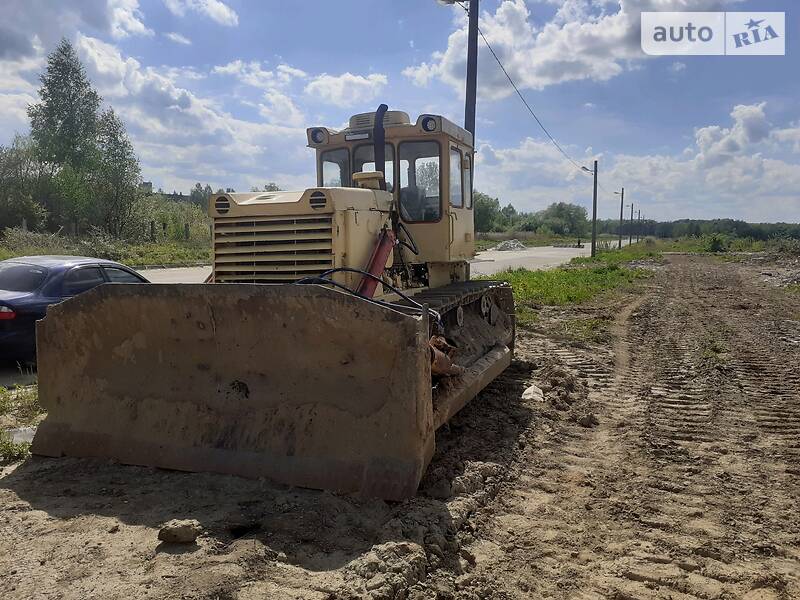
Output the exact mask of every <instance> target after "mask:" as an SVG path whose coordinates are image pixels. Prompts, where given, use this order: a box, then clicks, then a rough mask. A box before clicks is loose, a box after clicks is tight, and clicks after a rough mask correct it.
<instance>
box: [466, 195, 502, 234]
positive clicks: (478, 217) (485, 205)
mask: <svg viewBox="0 0 800 600" xmlns="http://www.w3.org/2000/svg"><path fill="white" fill-rule="evenodd" d="M472 199H473V203H474V207H475V208H474V210H475V231H480V232H486V231H492V229H493V228H494V225H495V222H496V221H497V216H498V215H499V214H500V201H499V200H498V199H497V198H492V197H490V196H487V195H486V194H484V193H482V192H479V191H478V190H475V192H474V193H473V194H472Z"/></svg>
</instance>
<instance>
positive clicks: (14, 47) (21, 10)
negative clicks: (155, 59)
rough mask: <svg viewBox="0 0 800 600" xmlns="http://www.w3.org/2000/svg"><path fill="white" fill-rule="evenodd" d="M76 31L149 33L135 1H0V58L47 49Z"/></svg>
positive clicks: (121, 35)
mask: <svg viewBox="0 0 800 600" xmlns="http://www.w3.org/2000/svg"><path fill="white" fill-rule="evenodd" d="M76 31H84V32H88V31H91V32H94V33H97V34H101V33H102V34H108V35H110V36H112V37H113V38H114V39H122V38H127V37H130V36H152V35H153V30H152V29H150V28H149V27H147V26H146V25H145V23H144V15H143V14H142V11H141V10H140V9H139V1H138V0H80V1H79V2H53V1H52V0H3V1H2V2H0V61H2V60H14V59H18V58H22V57H24V56H35V55H36V54H37V50H36V44H39V45H41V46H42V47H44V48H46V49H47V50H50V49H52V48H54V47H55V46H56V44H58V42H59V40H60V39H61V38H62V37H66V38H67V39H72V38H73V36H74V35H75V32H76Z"/></svg>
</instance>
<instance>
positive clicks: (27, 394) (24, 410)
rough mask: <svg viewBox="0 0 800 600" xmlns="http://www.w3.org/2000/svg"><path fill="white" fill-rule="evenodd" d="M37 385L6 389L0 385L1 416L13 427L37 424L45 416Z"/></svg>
mask: <svg viewBox="0 0 800 600" xmlns="http://www.w3.org/2000/svg"><path fill="white" fill-rule="evenodd" d="M44 414H45V412H44V410H43V409H42V407H41V405H40V404H39V388H38V387H37V386H35V385H30V386H25V387H19V388H14V389H11V390H9V389H6V388H4V387H0V418H2V419H3V421H4V422H6V423H8V424H9V425H10V426H12V427H27V426H31V425H37V424H38V423H39V421H41V420H42V418H44Z"/></svg>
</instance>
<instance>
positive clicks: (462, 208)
mask: <svg viewBox="0 0 800 600" xmlns="http://www.w3.org/2000/svg"><path fill="white" fill-rule="evenodd" d="M447 166H448V184H449V185H448V186H447V187H448V189H449V194H448V196H449V197H448V209H449V210H448V215H449V229H450V231H449V236H448V239H449V254H450V260H451V261H457V260H470V259H471V258H472V257H473V255H474V253H475V225H474V220H473V218H474V217H473V212H472V153H471V152H470V149H469V148H467V147H465V146H461V145H459V144H455V143H452V142H451V143H450V146H449V148H448V154H447Z"/></svg>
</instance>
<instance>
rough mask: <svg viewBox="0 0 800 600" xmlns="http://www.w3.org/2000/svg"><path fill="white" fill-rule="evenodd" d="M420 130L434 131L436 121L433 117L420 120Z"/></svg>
mask: <svg viewBox="0 0 800 600" xmlns="http://www.w3.org/2000/svg"><path fill="white" fill-rule="evenodd" d="M422 128H423V129H424V130H425V131H436V119H434V118H433V117H425V118H424V119H422Z"/></svg>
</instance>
